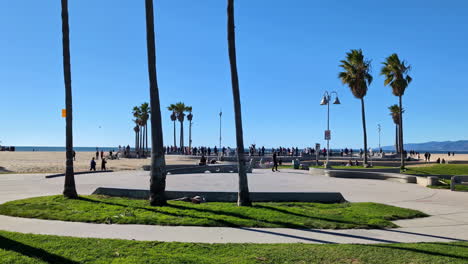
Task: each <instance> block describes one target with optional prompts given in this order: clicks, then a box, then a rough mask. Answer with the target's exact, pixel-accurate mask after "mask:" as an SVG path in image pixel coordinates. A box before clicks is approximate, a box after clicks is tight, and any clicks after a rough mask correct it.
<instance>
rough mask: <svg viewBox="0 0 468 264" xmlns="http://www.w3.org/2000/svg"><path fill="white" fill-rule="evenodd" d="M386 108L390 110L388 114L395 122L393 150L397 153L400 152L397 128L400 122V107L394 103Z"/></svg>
mask: <svg viewBox="0 0 468 264" xmlns="http://www.w3.org/2000/svg"><path fill="white" fill-rule="evenodd" d="M388 109H389V110H390V115H391V116H392V119H393V123H395V150H396V152H397V153H400V136H399V135H398V134H399V129H398V128H399V124H400V107H399V106H398V105H396V104H394V105H391V106H389V107H388ZM403 112H404V110H403Z"/></svg>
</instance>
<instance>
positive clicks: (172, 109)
mask: <svg viewBox="0 0 468 264" xmlns="http://www.w3.org/2000/svg"><path fill="white" fill-rule="evenodd" d="M167 110H169V111H171V112H172V113H171V121H172V122H173V123H174V148H176V147H177V143H176V120H177V114H176V112H175V104H171V105H169V106H168V107H167Z"/></svg>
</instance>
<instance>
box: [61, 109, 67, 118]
mask: <svg viewBox="0 0 468 264" xmlns="http://www.w3.org/2000/svg"><path fill="white" fill-rule="evenodd" d="M62 117H67V109H62Z"/></svg>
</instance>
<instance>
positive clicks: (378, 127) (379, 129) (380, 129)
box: [377, 124, 382, 151]
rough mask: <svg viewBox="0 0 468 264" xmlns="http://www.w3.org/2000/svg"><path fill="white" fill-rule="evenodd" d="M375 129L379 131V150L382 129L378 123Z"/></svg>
mask: <svg viewBox="0 0 468 264" xmlns="http://www.w3.org/2000/svg"><path fill="white" fill-rule="evenodd" d="M377 131H379V151H380V131H382V127H381V126H380V124H377Z"/></svg>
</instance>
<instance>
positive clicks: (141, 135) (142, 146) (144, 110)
mask: <svg viewBox="0 0 468 264" xmlns="http://www.w3.org/2000/svg"><path fill="white" fill-rule="evenodd" d="M132 114H133V117H134V118H135V119H133V122H135V127H134V128H133V130H134V131H135V151H136V153H138V154H139V156H143V157H146V155H147V153H148V120H149V117H150V106H149V103H146V102H145V103H142V104H141V105H140V106H134V107H133V111H132Z"/></svg>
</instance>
